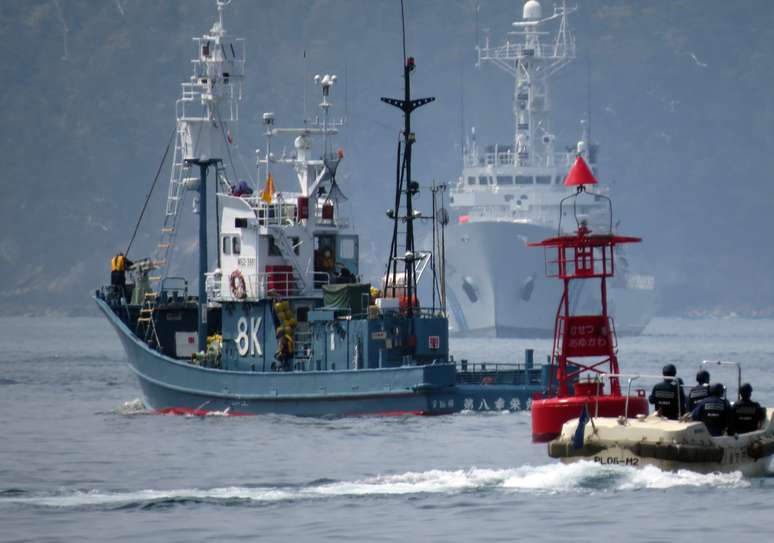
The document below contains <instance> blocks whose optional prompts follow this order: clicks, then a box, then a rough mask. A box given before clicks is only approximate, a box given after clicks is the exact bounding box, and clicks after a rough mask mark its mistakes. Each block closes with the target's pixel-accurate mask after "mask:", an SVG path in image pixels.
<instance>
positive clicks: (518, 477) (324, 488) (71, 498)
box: [0, 462, 751, 509]
mask: <svg viewBox="0 0 774 543" xmlns="http://www.w3.org/2000/svg"><path fill="white" fill-rule="evenodd" d="M750 484H751V483H750V481H749V480H747V479H745V478H743V477H742V475H741V473H738V472H737V473H724V474H721V473H714V474H708V475H703V474H699V473H693V472H690V471H678V472H665V471H661V470H659V469H658V468H655V467H652V466H649V467H645V468H642V469H636V468H631V467H625V466H602V465H599V464H594V463H591V462H578V463H574V464H569V465H564V464H549V465H543V466H529V465H527V466H522V467H518V468H513V469H480V468H470V469H461V470H430V471H424V472H407V473H402V474H397V475H380V476H376V477H371V478H367V479H361V480H355V481H349V482H348V481H330V480H317V481H312V482H310V483H308V484H301V485H271V486H265V485H256V486H239V487H237V486H229V487H221V488H210V489H197V488H183V489H173V490H136V491H104V490H79V491H70V492H58V493H51V494H42V493H31V492H25V491H21V490H18V489H14V490H13V491H5V492H2V491H0V508H2V507H3V506H8V505H16V506H18V505H27V506H32V507H46V508H99V509H151V508H155V507H169V506H173V505H185V504H192V503H193V504H197V503H210V504H214V505H222V506H230V505H270V504H273V503H277V502H293V501H302V500H318V499H331V498H334V499H335V498H344V499H346V498H358V497H364V496H370V497H390V496H405V495H434V494H462V493H469V492H476V493H484V494H486V493H506V494H507V493H527V494H542V495H548V494H593V493H601V492H621V491H636V490H643V489H659V490H661V489H667V488H675V487H705V488H746V487H749V486H750Z"/></svg>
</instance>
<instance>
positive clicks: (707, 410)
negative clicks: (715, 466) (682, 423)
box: [691, 383, 752, 436]
mask: <svg viewBox="0 0 774 543" xmlns="http://www.w3.org/2000/svg"><path fill="white" fill-rule="evenodd" d="M723 390H724V389H723V385H722V384H721V383H715V384H714V385H712V387H711V388H710V395H709V396H707V397H706V398H704V399H703V400H701V401H700V402H699V404H698V405H697V406H696V407H695V408H694V410H693V412H692V413H691V419H693V420H698V421H701V422H703V423H704V426H706V427H707V430H708V431H709V433H710V435H713V436H721V435H723V431H724V430H725V429H726V428H727V427H728V421H729V416H730V414H731V404H729V403H728V400H726V399H725V398H724V397H723ZM751 392H752V391H751Z"/></svg>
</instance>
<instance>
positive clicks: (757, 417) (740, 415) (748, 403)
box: [728, 383, 766, 435]
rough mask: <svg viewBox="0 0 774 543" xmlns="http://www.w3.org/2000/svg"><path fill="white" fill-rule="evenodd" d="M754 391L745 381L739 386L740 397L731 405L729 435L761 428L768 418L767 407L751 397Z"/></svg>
mask: <svg viewBox="0 0 774 543" xmlns="http://www.w3.org/2000/svg"><path fill="white" fill-rule="evenodd" d="M752 391H753V388H752V386H751V385H750V383H745V384H743V385H742V386H741V387H739V396H740V399H739V400H737V401H735V402H734V405H733V406H731V417H730V420H729V422H728V435H735V434H744V433H747V432H754V431H755V430H759V429H760V427H761V425H762V424H763V421H764V420H766V409H765V408H764V407H761V404H759V403H758V402H754V401H752V400H751V399H750V396H752Z"/></svg>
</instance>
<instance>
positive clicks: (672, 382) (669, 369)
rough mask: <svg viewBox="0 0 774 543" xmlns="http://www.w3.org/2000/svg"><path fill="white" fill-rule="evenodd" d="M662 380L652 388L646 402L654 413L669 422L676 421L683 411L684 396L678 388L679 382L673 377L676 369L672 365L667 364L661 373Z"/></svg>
mask: <svg viewBox="0 0 774 543" xmlns="http://www.w3.org/2000/svg"><path fill="white" fill-rule="evenodd" d="M661 375H663V376H664V380H663V381H662V382H660V383H658V384H656V385H655V386H654V387H653V390H652V391H651V393H650V397H649V398H648V401H650V403H652V404H653V405H654V406H655V408H656V411H657V412H658V413H659V414H660V415H661V416H662V417H666V418H668V419H671V420H677V419H678V417H679V416H680V414H681V413H682V412H683V411H685V395H684V394H683V389H682V387H681V386H680V381H678V379H677V378H676V377H675V375H677V368H675V365H674V364H667V365H666V366H664V368H663V369H662V371H661Z"/></svg>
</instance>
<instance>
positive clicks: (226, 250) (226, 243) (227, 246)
mask: <svg viewBox="0 0 774 543" xmlns="http://www.w3.org/2000/svg"><path fill="white" fill-rule="evenodd" d="M222 239H223V254H224V255H230V254H231V240H230V239H229V237H228V236H223V238H222Z"/></svg>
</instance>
